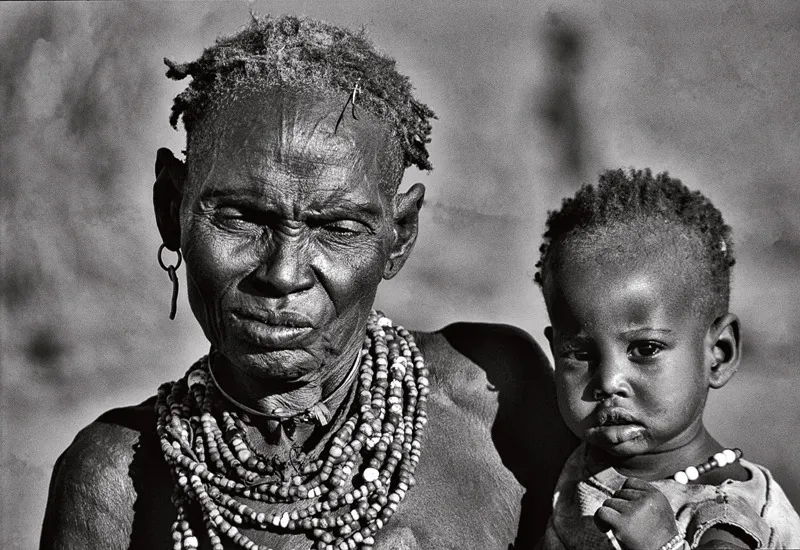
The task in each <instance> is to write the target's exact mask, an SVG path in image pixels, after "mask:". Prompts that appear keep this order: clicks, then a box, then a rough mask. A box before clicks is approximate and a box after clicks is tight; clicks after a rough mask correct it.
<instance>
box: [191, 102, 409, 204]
mask: <svg viewBox="0 0 800 550" xmlns="http://www.w3.org/2000/svg"><path fill="white" fill-rule="evenodd" d="M188 162H189V176H190V179H192V180H195V181H198V180H203V179H204V176H205V175H206V174H208V173H209V171H210V170H211V169H212V168H213V170H215V171H217V172H220V171H222V172H235V173H238V174H241V175H247V174H256V173H264V172H265V171H267V170H272V171H277V172H284V173H287V174H292V175H294V176H295V177H298V178H301V179H308V180H309V181H312V180H316V181H325V174H326V173H331V172H334V173H335V172H337V171H339V172H341V171H346V172H348V173H350V174H353V175H354V176H358V177H361V178H364V179H365V180H368V181H378V182H379V183H380V184H381V187H382V188H384V189H388V190H390V191H391V192H394V190H395V189H396V187H397V185H399V181H400V179H401V178H402V172H403V165H402V151H401V149H400V147H399V145H398V143H397V141H396V138H395V137H394V136H393V134H392V132H391V129H390V127H389V125H388V124H387V123H385V122H383V121H380V120H377V119H376V118H375V117H374V116H373V115H371V114H370V113H367V112H366V111H362V110H359V109H358V106H357V105H356V108H355V110H354V109H353V108H352V106H351V105H350V104H349V103H348V98H347V97H341V96H339V95H337V96H333V95H329V94H325V93H322V92H302V91H293V90H287V89H279V88H273V89H269V90H266V91H264V90H261V91H249V92H243V93H239V94H237V96H236V97H235V98H233V99H229V100H227V101H225V102H224V103H218V104H216V105H214V106H212V108H211V109H209V112H208V114H207V115H206V116H205V117H204V118H203V120H201V122H200V123H199V124H198V125H197V126H196V127H195V128H194V130H193V131H192V134H191V135H190V136H189V143H188Z"/></svg>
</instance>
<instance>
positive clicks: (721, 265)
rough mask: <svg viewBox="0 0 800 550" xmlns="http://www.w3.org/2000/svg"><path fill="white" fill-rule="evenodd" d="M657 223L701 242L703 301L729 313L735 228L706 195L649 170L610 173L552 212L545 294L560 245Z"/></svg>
mask: <svg viewBox="0 0 800 550" xmlns="http://www.w3.org/2000/svg"><path fill="white" fill-rule="evenodd" d="M656 219H657V220H661V221H664V222H666V223H669V224H671V225H674V226H676V227H678V228H680V229H681V230H683V231H685V234H687V235H690V236H693V237H695V238H696V239H697V240H696V241H695V242H696V243H698V241H699V244H700V247H701V255H702V263H704V264H705V267H706V274H707V277H706V279H707V282H708V283H709V284H708V285H707V289H708V293H707V294H708V295H707V296H705V297H704V298H705V299H704V300H702V301H703V302H704V304H705V305H707V306H709V307H710V308H711V309H713V310H714V312H721V311H723V310H727V308H728V304H729V300H730V275H731V267H733V265H734V263H736V260H735V258H734V254H733V241H732V237H731V228H730V226H728V225H726V224H725V222H724V221H723V219H722V214H721V213H720V211H719V210H718V209H717V208H716V207H715V206H714V205H713V204H712V203H711V201H710V200H709V199H708V198H706V197H705V196H703V194H702V193H700V192H699V191H691V190H690V189H688V188H687V187H686V186H685V185H684V184H683V183H681V181H680V180H678V179H676V178H670V177H669V174H668V173H667V172H663V173H660V174H657V175H656V176H655V177H654V176H653V174H652V172H651V170H650V169H649V168H646V169H644V170H635V169H628V170H624V169H621V168H620V169H614V170H606V171H604V172H602V173H601V174H600V178H599V182H598V185H597V186H596V187H595V186H594V185H591V184H588V185H584V186H583V187H581V188H580V189H579V190H578V192H577V193H576V194H575V196H574V197H572V198H566V199H564V201H563V202H562V204H561V209H559V210H555V211H551V212H549V213H548V217H547V226H546V227H547V230H546V231H545V233H544V236H543V242H542V245H541V246H540V248H539V253H540V256H539V261H538V262H537V263H536V268H537V272H536V275H535V281H536V282H537V284H538V285H539V286H540V287H542V289H543V290H544V289H545V285H546V284H547V282H548V278H549V276H550V273H549V270H550V269H551V267H552V256H553V255H555V254H557V250H558V245H559V244H562V243H564V242H566V241H569V240H570V239H573V238H575V237H580V236H581V235H584V234H588V233H592V232H597V231H602V230H603V229H606V228H611V227H619V226H624V225H631V224H634V223H638V222H642V221H647V220H656ZM545 298H546V296H545Z"/></svg>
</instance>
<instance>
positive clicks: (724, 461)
mask: <svg viewBox="0 0 800 550" xmlns="http://www.w3.org/2000/svg"><path fill="white" fill-rule="evenodd" d="M714 460H716V461H717V466H718V467H720V468H722V467H723V466H727V465H728V457H727V456H725V455H724V454H723V453H717V454H715V455H714Z"/></svg>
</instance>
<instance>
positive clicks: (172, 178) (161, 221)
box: [153, 148, 186, 250]
mask: <svg viewBox="0 0 800 550" xmlns="http://www.w3.org/2000/svg"><path fill="white" fill-rule="evenodd" d="M185 184H186V164H184V163H183V162H182V161H180V160H178V159H176V158H175V155H173V154H172V151H170V150H169V149H164V148H161V149H159V150H158V151H157V152H156V182H155V183H154V184H153V208H154V209H155V213H156V224H157V225H158V231H159V233H161V239H162V240H163V241H164V244H165V245H166V247H167V248H169V249H170V250H178V249H179V248H180V246H181V221H180V209H181V198H182V197H183V187H184V185H185Z"/></svg>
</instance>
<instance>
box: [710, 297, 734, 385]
mask: <svg viewBox="0 0 800 550" xmlns="http://www.w3.org/2000/svg"><path fill="white" fill-rule="evenodd" d="M708 337H709V345H710V355H711V358H712V360H711V370H710V373H709V386H711V387H712V388H714V389H719V388H721V387H722V386H724V385H725V384H727V383H728V380H730V379H731V377H732V376H733V374H734V373H735V372H736V369H738V368H739V360H740V359H741V356H742V341H741V336H740V331H739V318H738V317H737V316H736V315H734V314H733V313H726V314H725V315H723V316H722V317H718V318H717V319H716V320H715V321H714V323H713V324H712V325H711V328H709V332H708Z"/></svg>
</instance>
